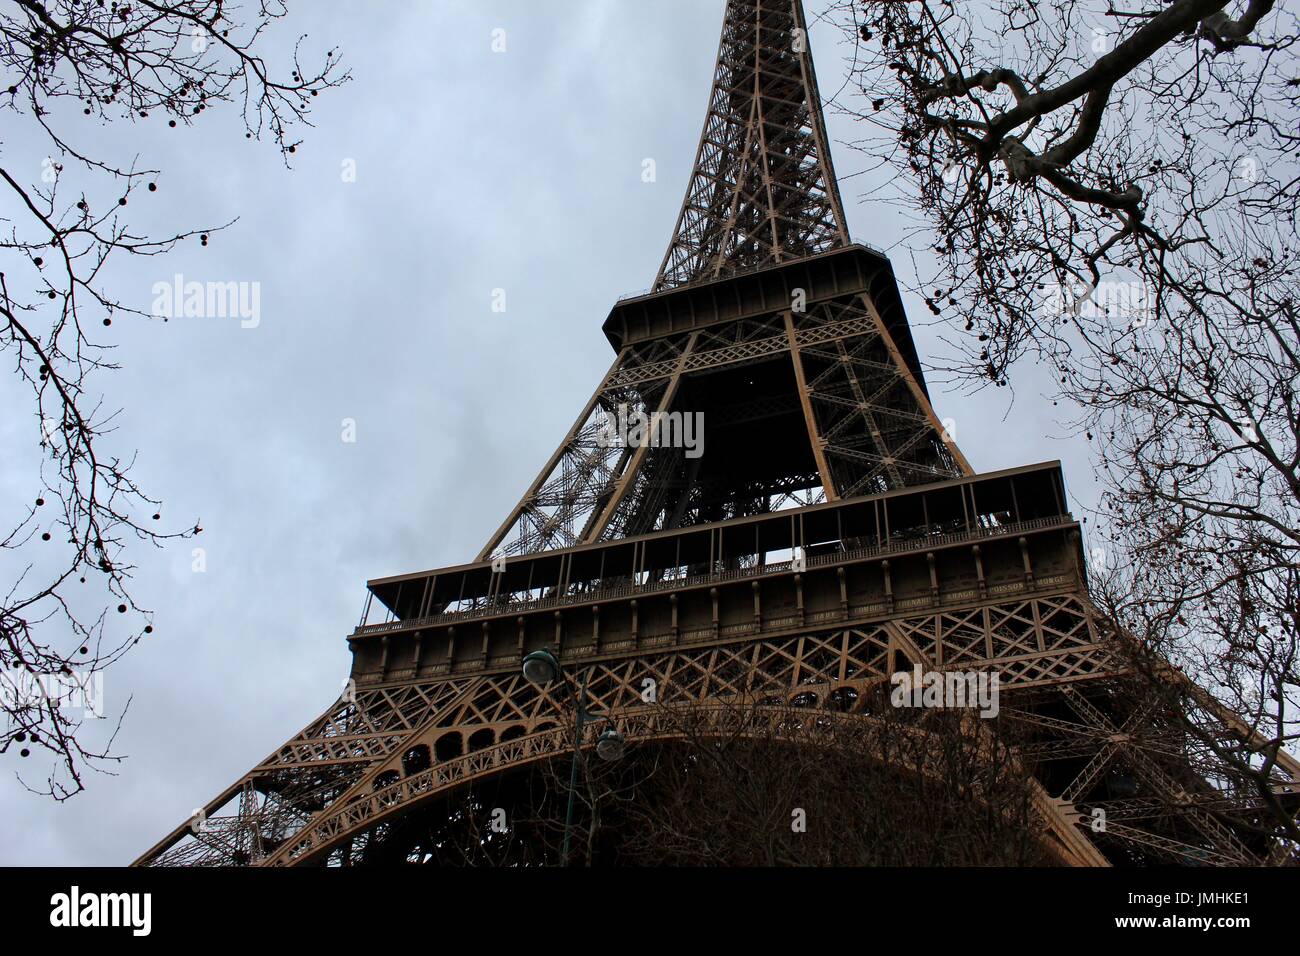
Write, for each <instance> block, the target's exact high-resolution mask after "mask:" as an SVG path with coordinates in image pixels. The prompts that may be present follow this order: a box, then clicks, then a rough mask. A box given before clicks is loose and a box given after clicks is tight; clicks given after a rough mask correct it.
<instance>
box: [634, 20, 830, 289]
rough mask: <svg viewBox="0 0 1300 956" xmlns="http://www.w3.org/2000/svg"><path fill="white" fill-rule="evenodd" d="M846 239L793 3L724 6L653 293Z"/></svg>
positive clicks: (804, 40)
mask: <svg viewBox="0 0 1300 956" xmlns="http://www.w3.org/2000/svg"><path fill="white" fill-rule="evenodd" d="M848 242H849V236H848V229H847V227H846V225H845V220H844V207H843V204H842V203H841V201H840V193H839V185H838V184H837V183H836V181H835V170H834V167H833V166H832V165H831V154H830V148H829V143H828V140H827V137H826V124H825V121H824V119H823V117H822V109H821V96H820V94H819V93H818V91H817V76H816V74H815V72H814V71H813V62H812V53H811V51H810V48H809V43H808V29H807V25H806V23H805V21H804V14H803V5H802V3H801V2H800V0H727V12H726V18H725V20H724V21H723V26H722V43H721V45H720V47H719V49H718V63H717V67H716V69H715V70H714V74H713V91H712V92H711V93H710V95H709V111H708V115H707V116H706V118H705V120H704V132H703V134H702V135H701V137H700V147H699V151H698V153H697V154H696V157H695V169H694V172H693V173H692V174H691V181H690V186H689V187H688V188H687V190H686V199H685V201H684V202H683V203H682V211H681V214H680V215H679V217H678V219H677V229H676V231H675V233H674V235H673V241H672V243H671V244H670V245H669V247H668V253H667V255H665V256H664V261H663V265H662V266H661V267H660V269H659V276H658V278H657V279H656V280H655V286H654V287H655V290H656V291H660V290H663V289H671V288H676V287H678V286H684V285H690V284H691V283H694V282H707V281H710V280H713V279H718V278H722V277H725V276H729V275H733V274H735V273H738V272H747V271H749V270H750V269H755V268H759V267H762V266H765V265H771V264H774V263H779V262H786V261H788V260H791V259H798V258H801V257H803V256H808V255H812V254H814V253H818V252H825V251H826V250H828V249H833V248H836V247H838V246H843V245H847V244H848Z"/></svg>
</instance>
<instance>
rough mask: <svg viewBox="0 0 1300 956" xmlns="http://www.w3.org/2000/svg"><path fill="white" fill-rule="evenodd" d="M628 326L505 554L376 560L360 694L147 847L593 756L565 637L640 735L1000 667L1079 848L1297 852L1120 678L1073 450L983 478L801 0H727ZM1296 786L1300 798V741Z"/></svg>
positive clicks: (1289, 789)
mask: <svg viewBox="0 0 1300 956" xmlns="http://www.w3.org/2000/svg"><path fill="white" fill-rule="evenodd" d="M603 330H604V333H605V335H606V338H607V339H608V340H609V342H610V344H611V346H612V347H613V350H614V352H615V358H614V361H613V364H612V365H611V367H610V369H609V371H608V372H607V373H606V374H605V376H604V378H603V379H602V380H601V382H600V384H599V386H598V387H597V388H596V390H595V392H594V394H593V395H592V397H591V399H590V401H589V402H588V403H587V405H586V406H585V407H584V408H583V410H582V411H581V413H580V414H579V416H578V418H577V420H576V421H575V422H574V424H573V426H572V428H571V429H570V430H569V432H568V433H567V435H565V436H564V438H563V440H562V441H561V443H560V445H559V447H558V448H557V449H556V451H555V453H554V454H553V455H552V456H551V458H550V459H549V460H548V461H547V462H546V464H545V466H544V467H543V469H542V470H541V472H540V473H539V474H538V476H537V477H536V479H535V480H534V481H533V482H532V484H531V485H529V486H528V488H527V490H526V491H525V493H524V495H523V496H522V497H521V499H520V501H519V503H518V504H517V505H516V506H515V507H514V508H513V509H512V511H511V512H510V514H509V515H508V516H507V517H506V519H505V520H504V521H503V522H502V524H501V526H500V527H499V528H498V529H497V531H496V532H495V533H494V534H493V535H492V537H491V538H490V539H489V541H488V542H487V543H486V545H485V546H484V548H483V550H482V551H481V552H480V554H479V555H478V556H477V558H476V559H475V560H474V561H473V562H471V563H469V564H465V565H461V566H458V567H453V568H442V569H437V570H432V571H424V572H419V573H414V574H409V575H403V576H400V577H395V578H388V579H383V580H377V581H372V582H370V584H369V591H370V598H369V601H368V604H367V612H366V615H365V617H364V618H363V621H362V623H361V624H360V625H359V626H358V627H357V629H356V630H355V632H354V633H353V634H352V635H351V636H350V637H349V638H348V642H349V645H350V648H351V650H352V653H353V666H352V674H351V680H350V681H349V683H348V687H349V690H348V692H347V693H346V694H345V695H344V698H343V699H341V700H339V701H337V702H336V703H334V704H333V705H331V706H330V707H329V709H327V710H326V711H325V713H323V714H322V715H321V716H320V717H319V718H318V719H317V720H315V721H313V722H312V723H311V724H310V725H309V726H308V727H306V728H304V729H303V730H302V732H301V733H299V734H298V735H296V736H295V737H293V738H292V739H290V740H289V741H288V742H287V743H285V744H284V745H283V746H282V747H280V748H279V749H278V750H276V751H275V752H274V753H272V754H270V755H268V756H267V757H266V758H265V759H264V760H262V761H261V762H259V763H258V764H257V765H256V766H254V767H253V768H252V769H251V770H249V772H248V773H247V774H245V775H244V777H243V778H241V779H240V780H238V781H236V782H235V783H234V784H232V785H231V786H230V787H229V788H228V789H226V790H225V791H223V792H222V793H221V794H219V795H217V796H216V797H215V798H214V799H212V800H211V801H209V803H208V804H206V805H205V807H204V808H203V810H202V811H201V812H200V813H198V814H196V816H195V817H194V818H192V819H190V820H187V821H184V822H182V823H181V824H180V825H179V826H177V827H176V829H174V830H173V831H172V832H171V833H170V834H168V835H167V836H166V837H164V838H163V839H162V840H161V841H160V842H159V843H158V844H157V845H156V846H154V847H153V848H151V849H150V850H149V851H147V852H146V853H145V854H144V855H143V856H141V858H140V859H139V860H138V861H137V863H138V864H140V865H157V866H166V865H264V866H280V865H295V864H316V863H322V862H331V861H332V862H340V861H345V862H346V861H350V860H352V859H353V856H352V855H351V850H350V848H351V847H354V846H356V845H358V844H359V843H363V842H365V841H366V840H368V839H371V838H373V836H374V834H375V833H376V832H377V828H381V827H384V826H387V825H390V824H392V823H393V821H396V820H401V819H403V818H404V817H405V816H407V815H409V814H412V813H415V812H417V811H418V810H420V809H421V808H427V807H429V806H430V805H431V804H432V803H434V802H435V801H436V800H437V799H439V798H440V797H444V796H446V795H448V794H451V793H453V792H455V791H457V789H458V788H463V787H465V786H467V785H469V784H473V783H475V782H479V781H484V780H490V779H493V778H499V777H501V776H502V775H505V774H509V773H511V772H514V771H518V770H521V769H523V768H527V767H529V766H532V765H535V764H538V763H540V762H543V761H546V760H550V759H553V758H556V757H560V756H563V755H565V754H571V753H572V747H573V741H572V738H571V736H570V735H569V734H568V733H567V732H566V730H565V728H566V720H567V719H568V718H567V717H566V709H567V708H569V706H570V705H569V703H568V701H567V700H566V699H564V698H563V697H561V695H560V693H559V690H558V688H555V689H545V688H538V687H535V686H533V685H532V684H529V683H528V682H526V681H525V680H524V679H523V677H522V675H521V673H520V661H521V658H522V656H523V655H524V654H527V653H529V652H531V651H535V650H538V649H541V648H546V649H549V650H551V651H552V652H553V653H555V654H556V655H557V656H558V658H559V659H560V660H561V661H562V662H563V664H564V666H565V667H566V668H567V669H568V670H569V671H570V672H571V673H579V672H581V673H582V674H584V675H585V677H586V680H587V682H588V693H589V694H590V696H591V699H592V701H593V702H594V706H596V707H597V708H598V709H599V710H600V711H601V712H603V713H605V714H607V715H608V717H609V720H610V721H611V722H612V724H613V725H614V726H615V727H617V728H618V729H619V730H620V731H621V732H622V733H623V735H624V736H625V738H626V739H627V740H628V741H629V743H630V745H631V746H636V743H637V741H638V740H640V741H643V742H650V741H658V740H663V739H668V738H671V737H672V736H673V731H672V726H673V724H672V717H673V715H674V714H675V713H677V712H679V711H681V710H683V709H685V708H697V709H698V708H704V709H705V710H706V711H707V710H708V709H709V708H715V709H716V710H717V712H718V713H720V714H721V713H730V712H734V709H735V707H736V706H738V705H740V704H745V702H750V703H753V702H754V700H755V698H754V694H755V689H756V688H759V687H761V688H763V689H764V691H763V694H764V697H763V699H762V701H760V703H762V704H766V705H774V704H779V705H781V706H798V707H802V708H805V709H809V710H811V711H813V712H815V713H817V714H819V715H821V716H822V717H824V718H825V719H826V720H834V721H853V720H862V721H868V720H871V719H872V718H871V717H870V715H869V714H867V713H865V712H864V711H863V710H862V708H861V706H860V702H861V700H863V699H865V697H866V696H867V694H868V693H869V692H870V691H871V690H872V689H873V688H877V687H878V686H879V685H881V684H882V683H888V682H889V681H890V679H891V676H892V675H894V674H895V673H897V672H898V671H900V670H909V671H917V670H919V671H920V672H927V671H941V672H945V673H947V672H980V673H984V674H988V675H996V679H997V680H998V681H999V685H1000V688H1001V693H1002V694H1003V695H1004V696H1003V700H1002V705H1001V706H1002V711H1003V714H1004V716H1009V717H1010V719H1012V720H1015V721H1016V722H1018V723H1019V724H1021V725H1023V727H1025V728H1027V729H1028V730H1030V731H1031V732H1032V733H1031V736H1032V743H1031V744H1030V745H1028V746H1027V747H1026V748H1025V749H1024V750H1023V751H1022V752H1020V753H1019V754H1018V759H1019V760H1021V761H1022V763H1023V766H1024V772H1025V774H1026V776H1027V777H1028V778H1029V780H1030V782H1031V784H1032V786H1033V788H1034V793H1035V795H1036V796H1035V801H1036V807H1037V809H1038V812H1039V813H1040V814H1041V816H1042V821H1043V829H1044V832H1045V833H1046V834H1048V839H1049V840H1050V842H1051V845H1052V852H1053V853H1054V855H1055V857H1056V858H1057V859H1058V860H1059V861H1060V862H1063V863H1067V864H1071V865H1107V864H1108V863H1116V862H1156V861H1166V862H1184V863H1187V862H1193V863H1198V864H1203V863H1216V864H1249V863H1257V862H1261V861H1263V860H1265V859H1266V858H1267V857H1268V855H1269V854H1270V853H1271V852H1274V850H1273V847H1272V845H1271V844H1270V843H1268V842H1267V841H1261V839H1260V838H1259V837H1258V836H1257V835H1254V836H1253V835H1251V833H1250V832H1248V831H1247V830H1246V829H1243V828H1238V827H1234V826H1233V825H1232V824H1231V823H1230V822H1225V814H1224V810H1225V807H1227V805H1229V804H1230V807H1228V808H1229V809H1231V810H1232V811H1233V812H1236V813H1239V814H1249V813H1250V812H1252V811H1251V808H1252V804H1251V800H1255V801H1258V799H1259V796H1258V794H1255V795H1253V796H1252V795H1251V794H1250V793H1245V792H1240V793H1239V792H1235V791H1226V790H1224V789H1223V788H1222V786H1220V785H1216V784H1215V783H1213V782H1212V781H1214V780H1215V779H1216V773H1215V769H1214V767H1213V766H1211V763H1212V759H1211V757H1210V756H1208V755H1206V754H1201V753H1195V752H1193V750H1192V749H1191V748H1189V746H1188V745H1187V742H1186V740H1185V739H1184V738H1183V737H1182V736H1181V735H1180V732H1179V730H1178V720H1179V719H1182V717H1181V715H1170V714H1168V713H1155V712H1152V711H1151V709H1150V708H1144V707H1141V706H1133V705H1131V704H1130V703H1127V702H1126V698H1124V696H1123V695H1122V694H1121V693H1120V692H1119V690H1118V688H1119V686H1120V684H1121V682H1122V680H1123V677H1124V671H1125V664H1124V658H1123V654H1122V653H1121V650H1122V643H1123V642H1122V639H1121V637H1119V636H1117V635H1114V634H1112V633H1110V632H1109V631H1108V630H1107V629H1106V628H1105V627H1104V626H1103V624H1102V622H1101V620H1100V618H1099V617H1098V615H1097V614H1096V612H1095V611H1094V609H1093V607H1092V605H1091V604H1090V602H1089V599H1088V592H1087V577H1086V567H1085V559H1084V554H1083V551H1082V549H1081V546H1080V529H1079V526H1078V524H1077V523H1076V521H1075V520H1074V518H1073V517H1072V516H1071V514H1070V512H1069V510H1068V506H1067V498H1066V493H1065V486H1064V480H1063V478H1062V475H1061V470H1060V467H1059V464H1058V463H1046V464H1035V465H1027V466H1025V467H1023V468H1017V469H1013V470H1009V471H1003V472H998V473H993V474H982V475H981V474H977V473H975V472H974V471H973V469H972V468H971V467H970V465H969V464H968V463H967V461H966V459H965V458H964V457H963V455H962V454H961V452H960V450H959V449H958V448H957V446H956V444H955V443H954V442H953V440H952V436H951V435H950V434H949V433H948V431H947V430H946V429H945V428H944V426H943V424H942V423H941V422H940V420H939V419H938V417H937V415H936V413H935V410H934V408H933V407H932V405H931V402H930V397H929V393H928V391H927V387H926V382H925V377H924V374H923V371H922V368H921V364H920V360H919V357H918V355H917V352H916V348H915V346H914V344H913V342H912V336H911V333H910V330H909V327H908V323H907V319H906V316H905V315H904V312H903V305H902V300H901V297H900V295H899V291H898V287H897V284H896V282H895V279H894V275H893V271H892V268H891V266H890V263H889V260H888V259H887V258H886V257H885V256H884V255H882V254H881V253H879V252H876V251H873V250H871V249H868V248H866V247H863V246H860V245H854V244H853V243H851V242H850V240H849V236H848V232H847V227H846V224H845V217H844V211H843V206H842V203H841V199H840V195H839V187H838V185H837V183H836V180H835V173H834V169H833V166H832V164H831V157H830V149H829V143H828V139H827V135H826V129H825V124H824V121H823V117H822V103H821V99H820V95H819V93H818V89H817V81H816V76H815V73H814V70H813V62H812V57H811V53H810V51H809V45H808V36H807V29H806V23H805V20H804V15H803V10H802V8H801V4H800V2H799V0H728V2H727V5H726V12H725V17H724V22H723V31H722V42H721V45H720V49H719V53H718V60H717V67H716V70H715V76H714V83H713V89H712V91H711V92H710V95H709V99H708V110H707V115H706V119H705V124H704V130H703V133H702V135H701V139H700V146H699V150H698V154H697V157H696V164H695V169H694V171H693V173H692V175H691V179H690V182H689V184H688V187H687V191H686V197H685V200H684V202H683V205H682V209H681V213H680V215H679V218H678V222H677V227H676V230H675V233H674V235H673V239H672V242H671V243H670V245H669V248H668V252H667V254H666V256H665V258H664V261H663V264H662V266H661V268H660V271H659V273H658V276H657V278H656V281H655V286H654V291H653V292H652V293H650V294H648V295H645V296H641V297H637V298H632V299H626V300H622V301H620V302H618V303H617V304H616V305H615V306H614V308H613V309H612V311H611V312H610V315H609V317H608V318H607V320H606V321H605V323H604V327H603ZM629 421H631V422H637V421H642V422H645V423H647V427H646V428H645V429H644V430H643V431H644V434H643V435H642V436H641V440H632V439H631V438H630V436H629V434H628V433H627V429H626V426H627V424H628V422H629ZM647 680H650V681H652V682H653V684H654V686H655V687H656V688H657V690H658V695H657V699H656V700H655V701H654V702H653V703H649V704H648V703H647V702H646V700H645V699H644V697H643V690H644V687H645V686H646V681H647ZM773 688H776V689H777V690H776V691H773V690H772V689H773ZM1201 716H1202V717H1203V718H1205V719H1209V720H1211V721H1218V722H1219V723H1220V724H1222V726H1223V727H1224V731H1225V733H1228V732H1232V731H1233V730H1235V725H1234V722H1233V719H1232V717H1231V715H1226V714H1221V713H1217V712H1213V711H1212V708H1210V706H1209V705H1208V704H1207V713H1206V714H1203V715H1201ZM975 723H976V724H978V721H976V722H975ZM589 742H590V741H588V743H589ZM1277 778H1278V779H1277V792H1278V793H1286V794H1289V795H1291V796H1290V797H1289V799H1293V798H1294V796H1295V795H1296V794H1297V793H1298V792H1300V784H1297V781H1300V766H1297V765H1296V764H1295V763H1294V762H1293V761H1288V760H1285V759H1283V761H1282V762H1281V763H1280V764H1279V767H1278V769H1277ZM1117 780H1122V781H1123V785H1122V786H1117V785H1116V781H1117ZM1099 810H1100V811H1103V812H1104V814H1105V816H1106V819H1107V820H1108V821H1109V823H1108V825H1107V826H1106V827H1105V828H1104V830H1102V831H1098V830H1097V829H1096V828H1095V827H1093V826H1090V825H1089V823H1090V821H1093V820H1095V819H1096V811H1099Z"/></svg>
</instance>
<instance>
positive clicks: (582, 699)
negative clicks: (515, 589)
mask: <svg viewBox="0 0 1300 956" xmlns="http://www.w3.org/2000/svg"><path fill="white" fill-rule="evenodd" d="M523 673H524V680H526V681H528V682H529V683H530V684H533V685H534V686H536V687H547V686H549V685H550V684H553V683H555V681H557V680H561V681H563V682H564V687H565V689H566V690H567V691H568V692H569V700H570V701H572V702H573V704H574V708H575V710H576V718H575V720H574V730H573V763H572V765H571V766H570V768H569V807H568V809H567V810H566V811H565V814H564V848H563V850H561V855H560V865H561V866H568V865H569V842H570V837H571V836H572V833H573V806H574V801H575V799H576V797H577V792H578V752H579V750H580V749H581V747H582V729H583V727H584V726H585V725H586V722H587V721H588V720H589V719H592V718H599V717H601V716H602V715H600V714H591V713H588V712H587V678H588V677H589V676H590V674H591V669H590V668H588V669H586V670H584V671H583V672H582V684H581V685H580V686H579V688H578V691H577V693H574V690H573V683H572V681H570V680H569V676H568V675H567V674H566V673H565V672H564V668H563V667H562V666H561V664H560V661H559V659H558V658H557V657H556V656H555V655H554V654H552V653H551V652H550V651H547V650H541V651H533V652H532V653H531V654H528V655H527V656H526V657H524V661H523ZM603 716H604V719H605V720H606V721H608V720H609V719H610V718H609V715H608V714H606V715H603ZM626 745H627V742H626V741H625V740H624V739H623V735H622V734H620V733H619V732H618V731H617V730H615V729H614V728H613V727H609V728H608V729H606V730H605V731H604V732H603V733H601V735H600V737H599V739H597V741H596V756H598V757H599V758H600V759H601V760H604V761H605V762H607V763H611V762H613V761H615V760H617V759H619V757H621V756H623V750H624V748H625V747H626Z"/></svg>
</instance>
